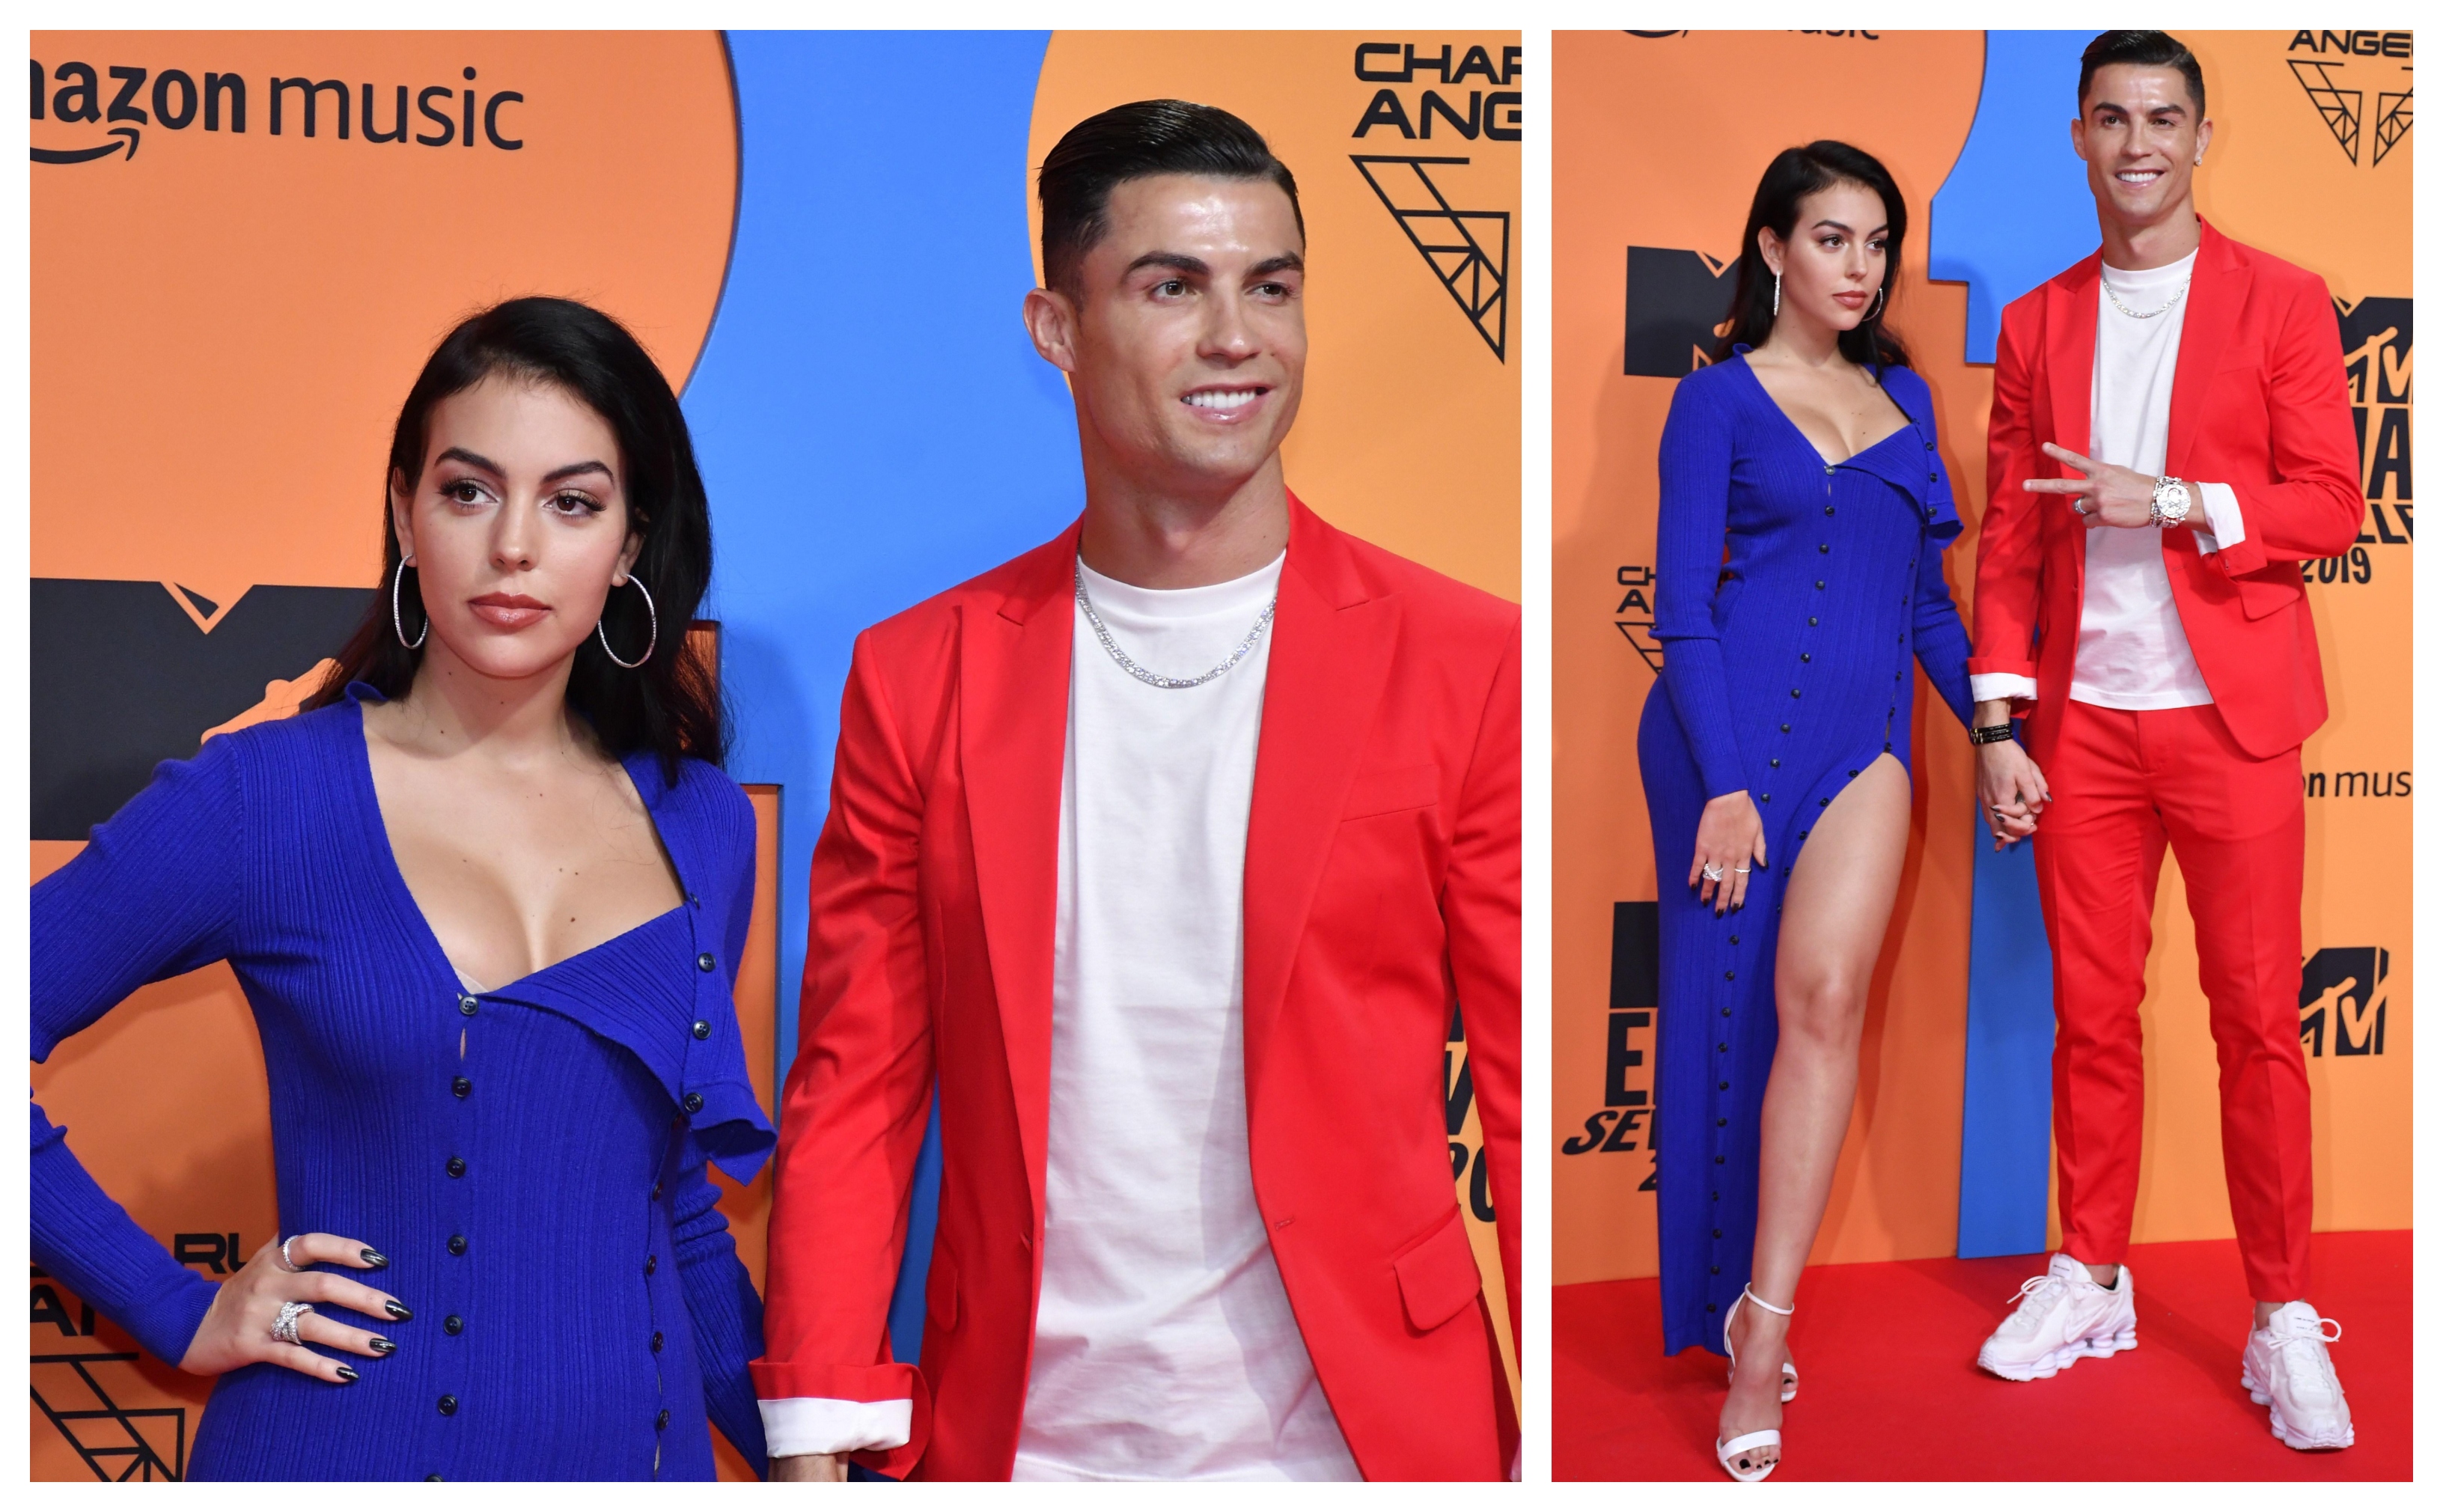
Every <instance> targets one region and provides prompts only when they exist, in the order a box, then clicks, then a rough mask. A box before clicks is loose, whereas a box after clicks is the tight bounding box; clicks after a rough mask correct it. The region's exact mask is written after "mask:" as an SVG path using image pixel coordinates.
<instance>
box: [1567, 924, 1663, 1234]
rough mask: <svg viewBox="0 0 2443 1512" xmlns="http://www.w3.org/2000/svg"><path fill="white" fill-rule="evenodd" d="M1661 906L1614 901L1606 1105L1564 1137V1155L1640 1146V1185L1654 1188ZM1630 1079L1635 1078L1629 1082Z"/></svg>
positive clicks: (1620, 1151)
mask: <svg viewBox="0 0 2443 1512" xmlns="http://www.w3.org/2000/svg"><path fill="white" fill-rule="evenodd" d="M1661 986H1662V910H1661V906H1660V905H1659V904H1655V903H1614V904H1613V905H1612V906H1611V991H1610V993H1609V999H1610V1007H1609V1011H1608V1013H1607V1015H1606V1018H1605V1023H1604V1079H1603V1106H1602V1107H1600V1108H1597V1109H1595V1110H1594V1111H1593V1112H1592V1113H1589V1114H1588V1115H1587V1117H1586V1122H1585V1124H1584V1125H1583V1132H1582V1133H1579V1134H1571V1135H1570V1137H1569V1138H1567V1139H1564V1140H1562V1141H1561V1153H1563V1154H1565V1155H1590V1154H1614V1155H1617V1154H1629V1153H1633V1152H1636V1151H1638V1150H1639V1148H1640V1147H1641V1145H1642V1146H1643V1148H1644V1152H1645V1157H1646V1165H1647V1167H1648V1168H1649V1169H1648V1170H1647V1171H1646V1173H1645V1179H1644V1181H1642V1182H1640V1183H1639V1184H1638V1190H1640V1191H1652V1190H1653V1189H1654V1172H1653V1171H1652V1169H1651V1167H1652V1166H1653V1163H1654V1130H1653V1122H1654V1104H1653V1093H1652V1087H1653V1082H1654V1073H1653V1072H1651V1071H1649V1070H1646V1069H1645V1050H1646V1046H1647V1045H1648V1044H1649V1043H1651V1042H1652V1039H1653V1033H1654V1010H1655V1007H1656V1005H1658V1004H1659V1003H1660V1001H1661V999H1662V991H1661ZM1631 1083H1636V1084H1635V1085H1631Z"/></svg>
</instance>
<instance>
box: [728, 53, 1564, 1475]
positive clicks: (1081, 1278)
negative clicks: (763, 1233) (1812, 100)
mask: <svg viewBox="0 0 2443 1512" xmlns="http://www.w3.org/2000/svg"><path fill="white" fill-rule="evenodd" d="M1038 194H1039V195H1040V198H1041V203H1042V211H1043V220H1042V238H1043V265H1044V282H1045V285H1046V286H1045V287H1042V288H1038V289H1036V290H1035V291H1033V292H1032V293H1030V294H1029V295H1027V297H1026V304H1025V320H1026V324H1027V328H1028V330H1029V332H1030V333H1031V335H1032V336H1033V338H1034V341H1035V344H1036V347H1037V350H1038V351H1039V352H1040V353H1041V354H1042V356H1043V357H1044V359H1045V360H1048V361H1050V362H1051V363H1053V364H1054V365H1055V366H1056V367H1058V368H1059V369H1060V370H1061V371H1062V372H1063V373H1065V374H1067V375H1068V378H1069V382H1070V388H1071V393H1072V395H1073V396H1074V399H1075V405H1076V412H1077V432H1078V440H1079V446H1080V449H1081V451H1082V452H1083V457H1084V464H1085V476H1086V509H1085V513H1084V515H1083V516H1082V517H1081V518H1080V519H1079V521H1078V522H1077V523H1076V524H1075V525H1074V526H1071V527H1070V528H1069V529H1068V530H1066V531H1065V532H1063V533H1062V534H1061V536H1060V537H1059V538H1058V539H1057V540H1056V541H1053V542H1051V543H1049V544H1046V545H1043V546H1041V547H1039V548H1038V549H1036V550H1034V551H1031V552H1028V553H1027V554H1026V555H1024V556H1022V557H1019V558H1018V559H1017V560H1016V561H1014V562H1007V563H1004V564H1003V565H1001V566H1000V567H997V568H995V569H993V570H992V571H990V572H988V573H985V574H984V575H983V576H982V577H980V578H977V579H975V580H974V581H970V582H967V583H964V584H963V585H961V586H959V587H957V588H953V589H951V590H950V591H949V592H947V593H945V594H943V595H941V596H940V597H938V598H935V599H930V600H928V601H927V602H925V603H922V604H919V605H918V606H916V607H915V608H913V609H911V610H909V611H908V612H907V613H905V614H902V615H899V616H897V617H896V618H891V619H889V620H886V621H884V622H883V623H882V624H879V625H876V626H874V627H873V629H871V630H869V631H867V632H865V634H863V635H862V636H859V637H858V638H857V642H856V651H855V656H854V665H853V667H852V669H851V671H850V673H849V679H848V686H847V690H846V693H845V696H844V698H843V700H842V707H841V715H840V736H839V749H838V757H837V765H836V773H835V776H834V779H833V786H832V802H831V812H830V815H829V818H828V819H827V821H826V822H825V824H824V828H823V832H822V838H821V839H820V841H819V843H818V844H817V848H816V852H815V861H814V873H813V924H812V928H811V931H810V937H809V940H808V943H807V951H806V975H805V988H804V996H803V999H802V1006H801V1008H800V1012H801V1015H802V1029H801V1032H800V1036H799V1051H798V1058H797V1062H796V1065H795V1066H794V1067H793V1069H792V1070H791V1072H790V1074H789V1079H788V1084H787V1087H786V1089H785V1091H784V1093H783V1096H782V1107H781V1150H780V1155H779V1160H778V1169H779V1177H778V1188H777V1191H776V1194H775V1198H774V1208H773V1218H772V1228H771V1254H772V1263H771V1272H770V1286H769V1292H770V1295H769V1299H768V1301H767V1305H766V1310H765V1313H764V1329H765V1337H766V1341H767V1351H768V1353H767V1355H766V1357H765V1358H764V1359H762V1360H761V1361H758V1362H757V1363H756V1365H755V1377H756V1383H757V1394H758V1395H759V1397H761V1398H762V1409H763V1414H764V1421H765V1425H766V1430H767V1436H768V1438H769V1441H770V1444H771V1447H772V1452H773V1455H774V1460H773V1467H774V1478H775V1479H801V1480H820V1479H838V1478H840V1477H841V1476H842V1475H843V1474H844V1465H843V1461H844V1460H851V1459H853V1460H854V1461H856V1462H858V1463H861V1464H864V1465H867V1466H871V1467H873V1468H875V1469H878V1470H881V1471H884V1472H885V1473H889V1474H893V1475H901V1476H909V1475H913V1476H918V1477H925V1478H930V1479H1007V1478H1013V1477H1014V1478H1019V1479H1093V1480H1115V1479H1116V1480H1169V1479H1355V1478H1357V1477H1360V1476H1364V1477H1367V1478H1372V1479H1392V1480H1434V1479H1457V1478H1493V1477H1498V1476H1500V1475H1501V1474H1502V1473H1503V1472H1504V1470H1505V1468H1506V1467H1507V1466H1509V1465H1510V1463H1511V1455H1512V1452H1513V1448H1514V1446H1515V1428H1514V1427H1513V1425H1512V1423H1511V1421H1510V1418H1509V1413H1510V1403H1509V1394H1508V1387H1507V1384H1506V1380H1505V1377H1504V1373H1503V1369H1502V1365H1501V1360H1500V1355H1499V1352H1498V1350H1497V1343H1496V1336H1495V1332H1494V1324H1493V1318H1492V1314H1491V1311H1490V1308H1491V1307H1492V1306H1501V1307H1504V1308H1506V1309H1507V1312H1508V1316H1509V1318H1510V1319H1511V1321H1512V1323H1513V1326H1514V1328H1515V1320H1516V1318H1517V1314H1518V1285H1519V1282H1518V1218H1519V1207H1520V1194H1519V1189H1518V1075H1519V1072H1518V1038H1519V851H1518V843H1519V841H1518V833H1519V831H1518V826H1519V796H1518V795H1519V747H1518V743H1519V722H1520V710H1519V665H1518V657H1519V612H1518V610H1517V608H1516V607H1515V605H1512V604H1509V603H1506V602H1503V601H1502V600H1500V599H1496V598H1493V597H1492V596H1490V595H1487V594H1484V593H1480V592H1478V591H1477V590H1475V589H1473V588H1469V587H1465V586H1463V585H1461V584H1460V583H1457V582H1454V581H1451V580H1449V579H1446V578H1442V577H1440V576H1438V575H1436V574H1434V573H1432V572H1428V571H1426V570H1425V569H1424V568H1423V567H1420V566H1417V565H1415V564H1413V563H1411V562H1405V561H1402V560H1401V559H1400V558H1397V557H1394V556H1392V555H1391V554H1389V553H1388V552H1386V551H1382V550H1379V549H1377V548H1375V547H1373V546H1369V545H1368V544H1365V543H1364V542H1361V541H1358V540H1356V539H1355V538H1353V537H1350V536H1348V535H1345V534H1343V533H1341V532H1340V531H1338V530H1335V529H1333V528H1332V526H1329V525H1326V524H1325V523H1324V522H1323V521H1322V520H1321V519H1319V518H1317V517H1316V516H1315V515H1314V514H1313V512H1311V511H1310V510H1309V509H1308V508H1307V507H1305V506H1304V505H1302V504H1300V503H1299V502H1298V501H1297V500H1296V499H1295V497H1293V496H1292V495H1291V494H1290V493H1289V491H1288V489H1287V488H1286V487H1285V485H1284V483H1283V480H1282V471H1281V458H1280V446H1281V442H1282V439H1283V438H1284V437H1285V436H1286V435H1287V434H1288V433H1289V429H1290V424H1291V422H1292V420H1293V419H1294V418H1295V415H1296V414H1297V408H1298V399H1299V394H1300V388H1301V384H1302V381H1303V378H1304V371H1305V360H1306V330H1305V323H1304V316H1303V314H1302V309H1303V301H1304V293H1305V290H1304V284H1305V271H1304V252H1305V229H1304V226H1303V223H1302V221H1301V219H1300V217H1299V213H1298V208H1297V197H1296V185H1295V180H1294V179H1293V178H1292V177H1291V175H1290V173H1289V171H1288V170H1287V169H1286V168H1285V167H1283V166H1282V165H1281V164H1280V163H1279V162H1278V161H1277V159H1276V158H1275V157H1273V156H1272V154H1271V153H1270V151H1269V150H1268V149H1267V148H1266V147H1265V145H1264V142H1263V139H1262V138H1260V137H1258V135H1257V134H1256V133H1255V132H1254V131H1253V130H1252V129H1250V128H1249V127H1248V126H1247V125H1246V124H1245V123H1244V122H1242V121H1240V120H1238V119H1237V118H1235V117H1232V116H1230V115H1228V114H1226V113H1225V112H1222V111H1220V110H1215V109H1212V108H1210V107H1208V106H1203V105H1193V104H1186V103H1184V102H1181V101H1147V102H1142V103H1138V104H1133V105H1125V106H1121V107H1119V108H1117V109H1114V110H1111V111H1108V112H1105V113H1104V114H1102V115H1100V116H1096V117H1094V118H1093V120H1088V121H1086V122H1084V123H1082V124H1080V125H1079V126H1077V127H1076V128H1075V129H1074V130H1072V131H1071V132H1070V133H1069V134H1068V135H1067V136H1066V137H1064V138H1062V139H1061V141H1060V143H1059V144H1058V145H1057V146H1056V147H1055V148H1054V149H1053V151H1052V153H1051V155H1050V156H1049V157H1047V158H1046V159H1045V161H1044V164H1043V167H1042V170H1041V175H1040V178H1039V181H1038ZM1487 507H1492V508H1506V507H1507V501H1490V500H1489V501H1487ZM1455 1010H1456V1011H1457V1012H1458V1013H1459V1014H1460V1017H1461V1018H1462V1019H1463V1020H1464V1023H1465V1030H1466V1036H1467V1042H1468V1048H1469V1055H1470V1059H1471V1060H1472V1062H1473V1066H1474V1082H1475V1088H1476V1097H1477V1104H1478V1106H1479V1109H1480V1110H1481V1116H1482V1125H1483V1130H1484V1139H1485V1145H1486V1151H1487V1156H1488V1160H1489V1163H1490V1166H1491V1181H1492V1189H1493V1193H1494V1202H1495V1206H1496V1208H1497V1211H1498V1214H1499V1236H1500V1251H1501V1256H1502V1263H1503V1267H1504V1276H1505V1279H1506V1281H1507V1288H1506V1290H1507V1296H1506V1297H1503V1298H1501V1299H1498V1300H1494V1301H1492V1302H1490V1303H1488V1301H1487V1300H1486V1299H1484V1297H1483V1296H1482V1291H1483V1288H1482V1284H1481V1282H1480V1280H1479V1271H1478V1267H1477V1262H1476V1259H1475V1256H1474V1254H1473V1252H1472V1249H1471V1246H1470V1244H1469V1241H1468V1236H1467V1231H1466V1228H1465V1226H1464V1224H1463V1222H1462V1218H1461V1214H1460V1208H1459V1206H1458V1201H1457V1197H1456V1194H1455V1191H1454V1189H1453V1184H1452V1174H1451V1165H1450V1155H1449V1152H1448V1149H1449V1147H1448V1139H1447V1134H1446V1130H1445V1124H1444V1101H1443V1081H1442V1078H1443V1058H1444V1047H1445V1043H1446V1035H1447V1033H1448V1029H1449V1025H1450V1023H1451V1022H1452V1015H1453V1013H1454V1011H1455ZM937 1085H938V1088H939V1094H940V1109H941V1127H942V1163H943V1176H942V1191H941V1200H940V1224H939V1228H938V1231H937V1234H936V1237H935V1240H934V1244H933V1251H932V1259H931V1268H930V1271H929V1273H928V1278H927V1282H926V1324H925V1337H924V1344H923V1348H922V1351H921V1354H920V1357H919V1360H918V1362H917V1363H916V1364H914V1365H910V1364H909V1363H906V1362H901V1361H896V1360H894V1359H893V1358H892V1357H891V1344H890V1338H889V1336H888V1333H887V1330H886V1327H885V1318H886V1313H887V1311H888V1308H889V1304H890V1301H891V1285H892V1281H893V1278H894V1276H895V1274H896V1272H897V1269H898V1264H899V1259H900V1252H901V1249H902V1247H903V1245H904V1244H905V1242H906V1238H907V1219H906V1215H907V1209H908V1199H909V1182H910V1177H911V1174H912V1172H913V1170H914V1167H915V1164H916V1157H917V1151H918V1147H919V1144H920V1141H921V1139H922V1137H923V1134H924V1132H925V1125H926V1115H927V1110H928V1106H930V1105H931V1103H932V1101H933V1097H934V1093H935V1089H936V1087H937Z"/></svg>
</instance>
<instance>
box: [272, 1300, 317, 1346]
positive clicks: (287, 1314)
mask: <svg viewBox="0 0 2443 1512" xmlns="http://www.w3.org/2000/svg"><path fill="white" fill-rule="evenodd" d="M313 1310H314V1304H313V1303H312V1302H282V1303H281V1304H280V1316H279V1317H277V1318H273V1319H272V1320H271V1337H273V1338H276V1339H278V1340H279V1341H280V1342H282V1343H284V1344H295V1343H299V1342H301V1340H300V1339H299V1338H298V1337H297V1319H299V1318H303V1317H304V1316H305V1315H306V1314H307V1313H310V1312H312V1311H313Z"/></svg>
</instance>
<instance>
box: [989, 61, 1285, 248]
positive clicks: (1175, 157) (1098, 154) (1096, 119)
mask: <svg viewBox="0 0 2443 1512" xmlns="http://www.w3.org/2000/svg"><path fill="white" fill-rule="evenodd" d="M1165 174H1186V175H1194V176H1196V177H1201V178H1260V179H1264V180H1267V181H1269V182H1271V183H1274V184H1277V185H1278V186H1280V191H1281V193H1282V194H1287V195H1289V197H1290V214H1291V215H1292V216H1293V217H1294V218H1295V220H1296V221H1297V229H1298V239H1299V240H1300V241H1304V240H1305V239H1306V217H1305V216H1304V215H1303V214H1301V213H1300V212H1299V211H1298V197H1297V180H1296V179H1295V178H1294V177H1292V176H1291V175H1290V171H1289V168H1288V166H1287V165H1285V164H1284V163H1282V161H1281V160H1280V159H1279V158H1277V157H1274V156H1273V150H1272V149H1271V148H1270V147H1267V146H1265V145H1264V138H1262V137H1261V136H1260V135H1258V132H1257V131H1256V128H1255V127H1253V126H1250V125H1248V124H1247V123H1246V122H1245V121H1243V120H1240V119H1239V118H1238V117H1236V116H1234V115H1232V114H1230V112H1228V111H1226V110H1221V109H1219V108H1217V107H1215V106H1212V105H1200V104H1196V103H1193V102H1192V101H1185V100H1140V101H1136V102H1135V103H1133V104H1127V105H1114V106H1112V107H1111V109H1109V110H1106V111H1104V112H1103V113H1102V114H1100V115H1098V116H1089V117H1087V118H1086V119H1085V120H1081V121H1079V122H1077V124H1075V126H1072V127H1070V128H1069V131H1068V133H1067V135H1065V136H1063V137H1062V138H1060V140H1059V141H1058V142H1057V143H1056V144H1055V145H1054V146H1053V149H1052V151H1051V152H1050V153H1049V154H1048V155H1046V157H1044V159H1043V166H1042V167H1041V168H1040V169H1039V170H1038V171H1037V173H1036V178H1035V193H1036V197H1037V198H1038V200H1040V201H1041V203H1042V206H1043V282H1044V284H1045V286H1048V287H1052V288H1057V289H1061V290H1064V291H1066V292H1069V293H1072V294H1074V293H1075V292H1077V273H1078V268H1079V267H1080V266H1081V265H1082V264H1083V263H1084V262H1085V260H1086V254H1087V253H1088V252H1090V251H1092V250H1093V249H1094V245H1095V244H1096V243H1097V242H1100V241H1101V240H1102V239H1103V236H1104V233H1105V232H1106V231H1108V230H1110V229H1111V218H1110V216H1109V214H1108V213H1107V212H1108V211H1109V210H1110V208H1111V191H1112V190H1114V189H1116V188H1118V187H1119V186H1120V185H1122V184H1124V183H1127V182H1128V181H1129V180H1130V179H1132V178H1152V177H1155V176H1157V175H1165Z"/></svg>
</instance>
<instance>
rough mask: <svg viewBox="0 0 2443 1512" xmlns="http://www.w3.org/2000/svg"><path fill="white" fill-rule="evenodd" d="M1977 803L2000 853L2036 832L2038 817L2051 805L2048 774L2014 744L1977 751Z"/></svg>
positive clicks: (2003, 743) (2000, 743)
mask: <svg viewBox="0 0 2443 1512" xmlns="http://www.w3.org/2000/svg"><path fill="white" fill-rule="evenodd" d="M1976 801H1977V804H1978V806H1979V807H1981V808H1982V809H1983V810H1984V813H1985V827H1986V828H1987V829H1989V830H1991V831H1992V832H1993V848H1994V849H1995V850H1997V851H1998V850H2000V849H2001V848H2002V847H2004V846H2005V845H2009V844H2011V843H2012V842H2013V841H2016V840H2023V839H2027V838H2028V837H2029V836H2030V835H2033V834H2034V833H2035V832H2036V816H2037V815H2039V814H2042V813H2043V812H2044V809H2045V805H2046V804H2047V803H2049V802H2052V793H2051V791H2050V790H2049V789H2048V788H2047V787H2046V785H2045V774H2044V773H2043V772H2041V771H2039V770H2037V769H2036V764H2035V762H2034V760H2033V759H2032V758H2030V756H2029V755H2028V753H2027V750H2026V748H2025V747H2022V746H2020V744H2019V743H2018V742H2017V741H2015V740H2000V741H1995V742H1994V743H1993V745H1991V746H1979V747H1976Z"/></svg>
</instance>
